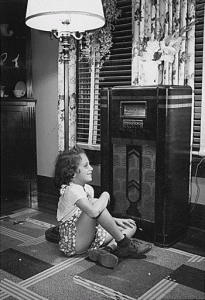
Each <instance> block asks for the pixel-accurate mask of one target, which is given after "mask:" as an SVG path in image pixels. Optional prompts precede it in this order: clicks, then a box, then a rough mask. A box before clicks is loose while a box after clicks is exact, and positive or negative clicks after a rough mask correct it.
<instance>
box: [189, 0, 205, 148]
mask: <svg viewBox="0 0 205 300" xmlns="http://www.w3.org/2000/svg"><path fill="white" fill-rule="evenodd" d="M196 21H197V23H196V25H195V79H194V122H193V126H194V127H193V147H192V150H193V151H197V152H198V151H199V148H200V129H201V102H202V62H203V30H204V0H196Z"/></svg>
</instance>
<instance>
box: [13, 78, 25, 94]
mask: <svg viewBox="0 0 205 300" xmlns="http://www.w3.org/2000/svg"><path fill="white" fill-rule="evenodd" d="M15 90H21V91H24V93H26V84H25V83H24V82H23V81H19V82H17V84H16V85H15Z"/></svg>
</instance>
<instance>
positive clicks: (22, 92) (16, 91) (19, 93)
mask: <svg viewBox="0 0 205 300" xmlns="http://www.w3.org/2000/svg"><path fill="white" fill-rule="evenodd" d="M13 92H14V95H15V96H16V97H17V98H20V97H23V96H24V95H25V91H23V90H13Z"/></svg>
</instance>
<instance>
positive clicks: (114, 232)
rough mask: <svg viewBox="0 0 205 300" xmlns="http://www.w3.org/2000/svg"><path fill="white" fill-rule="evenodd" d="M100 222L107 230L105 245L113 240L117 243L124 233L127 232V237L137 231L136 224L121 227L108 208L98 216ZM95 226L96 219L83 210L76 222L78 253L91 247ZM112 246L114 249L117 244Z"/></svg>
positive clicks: (113, 242)
mask: <svg viewBox="0 0 205 300" xmlns="http://www.w3.org/2000/svg"><path fill="white" fill-rule="evenodd" d="M98 222H99V223H100V225H101V226H102V227H103V228H104V229H105V230H106V231H107V235H106V240H105V242H104V245H107V244H108V243H110V242H111V241H112V244H113V245H116V242H115V241H117V242H118V241H120V240H122V239H123V238H124V234H126V235H127V237H131V236H133V235H134V233H135V231H136V227H135V226H133V228H126V229H121V228H119V227H118V226H117V224H116V222H115V220H114V219H113V217H112V216H111V214H110V213H109V211H108V210H107V209H105V210H104V211H103V212H102V213H101V215H100V216H99V217H98ZM95 226H96V219H92V218H90V217H89V216H88V215H86V214H85V213H83V212H82V214H81V215H80V218H79V220H78V222H77V224H76V228H77V230H76V253H82V252H83V251H86V250H87V249H88V248H89V247H90V245H91V243H92V242H93V239H94V235H95ZM112 248H113V250H114V248H116V246H113V247H112Z"/></svg>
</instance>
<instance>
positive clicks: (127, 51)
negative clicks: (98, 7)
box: [100, 0, 132, 88]
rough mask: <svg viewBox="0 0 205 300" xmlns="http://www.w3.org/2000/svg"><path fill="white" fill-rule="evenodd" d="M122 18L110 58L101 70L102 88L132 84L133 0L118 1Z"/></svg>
mask: <svg viewBox="0 0 205 300" xmlns="http://www.w3.org/2000/svg"><path fill="white" fill-rule="evenodd" d="M117 5H118V8H119V9H120V10H121V15H120V18H119V19H118V21H117V23H116V24H115V30H114V32H113V46H112V48H111V55H110V59H109V60H107V61H105V62H104V65H103V67H102V69H101V70H100V88H105V87H112V86H115V85H131V58H132V1H131V0H121V1H117Z"/></svg>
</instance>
